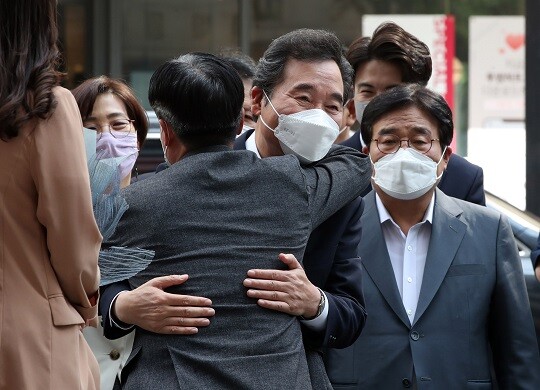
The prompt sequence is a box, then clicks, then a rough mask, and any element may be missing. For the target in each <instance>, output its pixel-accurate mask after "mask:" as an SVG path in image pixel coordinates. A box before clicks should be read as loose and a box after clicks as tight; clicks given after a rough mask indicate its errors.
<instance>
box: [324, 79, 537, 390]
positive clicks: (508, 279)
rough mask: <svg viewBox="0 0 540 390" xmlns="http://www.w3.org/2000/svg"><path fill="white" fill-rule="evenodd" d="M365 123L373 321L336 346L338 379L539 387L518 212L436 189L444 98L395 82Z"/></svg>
mask: <svg viewBox="0 0 540 390" xmlns="http://www.w3.org/2000/svg"><path fill="white" fill-rule="evenodd" d="M361 131H362V137H363V139H364V141H365V142H366V146H365V147H364V149H363V151H364V152H366V153H369V157H370V159H371V162H372V165H373V176H372V184H373V188H374V190H373V191H371V192H370V193H369V194H368V195H367V196H366V197H365V198H364V201H365V209H364V213H363V215H362V219H361V222H362V226H364V227H365V229H364V235H363V237H362V240H361V241H360V245H359V247H358V252H359V255H360V257H361V258H362V265H363V268H364V271H365V272H364V278H363V287H364V295H365V299H366V309H367V310H368V312H369V320H368V321H367V322H366V326H365V327H364V330H363V331H362V334H361V335H360V337H359V338H358V340H357V341H356V342H355V344H354V345H353V346H351V347H349V348H346V349H343V350H330V351H329V353H328V355H327V370H328V375H329V377H330V380H331V381H332V384H333V385H334V386H335V388H337V386H339V388H340V389H397V388H401V387H405V388H410V387H412V388H417V389H428V388H429V389H431V388H433V389H442V390H444V389H449V390H450V389H466V388H467V389H468V388H471V389H472V388H486V389H488V388H489V389H491V388H492V386H494V384H495V383H497V384H498V386H499V389H518V388H520V389H535V388H540V371H539V370H537V369H533V368H532V367H539V366H540V358H539V356H538V347H537V343H536V336H535V332H534V326H533V322H532V316H531V312H530V308H529V304H528V299H527V291H526V288H525V283H524V280H523V273H522V271H521V262H520V258H519V255H518V253H517V249H516V246H515V244H514V240H513V235H512V230H511V228H510V225H509V224H508V221H507V220H506V219H505V217H504V216H502V215H501V214H499V213H497V212H495V211H493V210H490V209H487V208H485V207H481V206H478V205H476V204H472V203H470V202H465V201H462V200H459V199H455V198H451V197H449V196H447V195H445V194H444V193H443V192H442V191H441V190H439V189H438V188H437V187H436V184H437V182H438V180H439V179H440V177H441V176H442V174H443V171H444V169H445V168H446V166H447V164H448V160H449V158H450V155H451V153H452V151H451V149H450V147H449V144H450V141H451V140H452V135H453V122H452V112H451V110H450V108H449V107H448V105H447V104H446V102H445V100H444V98H443V97H442V96H440V95H438V94H437V93H435V92H432V91H430V90H428V89H426V88H424V87H421V86H418V85H408V86H397V87H394V88H393V89H391V90H389V91H387V92H384V93H382V94H380V95H378V96H376V97H374V98H373V99H372V100H371V102H370V103H369V104H368V105H367V107H366V109H365V112H364V117H363V120H362V124H361ZM491 362H493V367H494V375H493V376H492V371H491V369H490V367H491Z"/></svg>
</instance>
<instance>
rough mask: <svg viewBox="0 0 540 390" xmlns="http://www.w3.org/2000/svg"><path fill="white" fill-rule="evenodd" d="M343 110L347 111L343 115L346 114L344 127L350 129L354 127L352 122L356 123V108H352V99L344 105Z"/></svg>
mask: <svg viewBox="0 0 540 390" xmlns="http://www.w3.org/2000/svg"><path fill="white" fill-rule="evenodd" d="M345 108H346V109H347V110H346V111H345V112H344V114H345V113H346V114H347V117H346V118H343V119H344V122H345V125H346V126H348V127H351V126H352V125H354V122H356V108H355V107H354V99H351V100H349V101H348V102H347V104H345Z"/></svg>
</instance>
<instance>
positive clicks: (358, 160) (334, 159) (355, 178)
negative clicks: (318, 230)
mask: <svg viewBox="0 0 540 390" xmlns="http://www.w3.org/2000/svg"><path fill="white" fill-rule="evenodd" d="M303 173H304V177H305V185H306V188H307V192H308V202H309V208H310V215H311V223H312V228H315V227H317V226H319V225H320V224H321V223H322V222H323V221H325V220H326V219H328V218H329V217H330V216H331V215H332V214H334V213H335V212H337V211H338V210H339V209H340V208H342V207H343V206H344V205H346V204H347V203H349V202H350V201H352V200H353V199H354V198H356V197H358V196H359V195H360V194H361V193H362V192H363V191H364V190H365V188H366V187H367V186H368V185H369V183H370V180H371V162H370V160H369V159H368V158H367V157H366V155H364V154H362V153H360V152H358V151H357V150H355V149H352V148H349V147H346V146H341V145H334V146H332V148H331V149H330V151H329V152H328V154H327V155H326V156H325V157H324V158H323V159H322V160H320V161H318V162H317V163H314V164H312V165H310V166H308V167H306V168H304V170H303Z"/></svg>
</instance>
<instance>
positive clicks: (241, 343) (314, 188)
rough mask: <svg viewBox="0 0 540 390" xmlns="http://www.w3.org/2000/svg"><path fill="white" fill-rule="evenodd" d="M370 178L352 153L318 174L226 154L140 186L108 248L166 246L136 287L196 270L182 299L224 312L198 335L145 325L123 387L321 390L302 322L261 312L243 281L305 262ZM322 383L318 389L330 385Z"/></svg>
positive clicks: (337, 153)
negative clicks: (286, 258) (282, 257)
mask: <svg viewBox="0 0 540 390" xmlns="http://www.w3.org/2000/svg"><path fill="white" fill-rule="evenodd" d="M369 171H370V164H369V160H368V159H365V158H363V157H362V155H361V154H360V153H358V152H356V151H354V150H353V149H349V148H344V147H334V148H333V149H332V150H331V151H330V153H329V154H328V156H327V157H326V158H325V159H324V160H322V161H321V162H319V163H316V164H313V165H312V166H310V167H307V168H302V167H300V165H299V163H298V160H297V159H296V158H295V157H292V156H284V157H277V158H266V159H259V158H257V157H256V156H255V154H253V153H252V152H249V151H232V150H230V149H228V148H226V147H214V148H210V149H207V150H202V151H199V152H198V153H196V154H191V155H189V156H186V157H185V158H183V159H182V160H181V161H179V162H178V163H176V164H174V165H172V166H171V167H170V168H169V169H166V170H164V171H162V172H160V173H159V174H156V175H155V176H154V177H152V178H149V179H146V180H143V181H142V182H139V183H136V184H133V185H131V186H129V187H128V188H127V189H126V190H125V192H124V195H125V197H126V199H127V201H128V203H129V206H130V207H129V210H128V211H127V212H126V213H125V214H124V216H123V217H122V220H121V222H120V223H119V225H118V227H117V233H116V234H115V236H114V237H113V238H112V239H111V241H110V242H108V243H107V244H108V245H122V246H129V247H133V246H138V247H143V248H147V249H153V250H155V251H156V256H155V259H154V260H153V261H152V263H151V264H150V266H149V267H148V268H147V269H146V270H144V271H142V272H141V273H139V274H138V275H136V276H135V277H133V278H132V279H131V280H130V283H131V285H132V287H137V286H139V285H141V284H143V283H145V282H146V281H148V280H150V279H152V278H154V277H157V276H162V275H169V274H180V273H187V274H189V275H190V278H189V279H188V281H187V282H186V283H185V284H183V285H181V286H177V287H175V288H171V289H170V292H176V293H182V294H190V295H198V296H205V297H208V298H210V299H211V300H212V302H213V305H212V306H213V307H214V308H215V310H216V315H215V317H213V318H212V319H211V324H210V326H208V327H207V328H201V329H200V330H199V333H198V334H196V335H191V336H178V335H158V334H153V333H150V332H146V331H143V330H141V329H137V330H136V336H135V342H134V346H133V352H132V354H131V356H130V360H129V361H128V363H127V364H126V367H125V368H124V370H123V372H122V377H123V388H126V389H153V388H159V389H180V388H182V389H184V388H185V389H223V388H230V389H263V388H264V389H311V388H312V383H310V379H309V374H308V364H307V362H306V356H305V352H304V348H303V344H302V335H301V332H300V325H299V322H298V320H297V319H296V317H294V316H290V315H287V314H284V313H280V312H276V311H271V310H266V309H263V308H261V307H259V306H258V305H257V304H256V301H255V300H254V299H250V298H248V297H247V295H246V288H244V287H243V285H242V282H243V280H244V278H245V277H246V273H247V270H249V269H251V268H268V269H276V268H279V269H284V265H283V264H282V263H281V262H280V261H279V260H278V258H277V256H278V254H279V253H280V252H284V253H293V254H294V255H295V256H296V257H297V258H299V259H301V258H302V255H303V253H304V249H305V246H306V242H307V239H308V236H309V234H310V232H311V230H312V229H313V228H314V227H316V226H317V225H318V224H320V223H321V222H322V221H324V220H325V219H327V218H328V217H329V216H330V215H332V214H333V213H335V212H336V211H337V210H338V209H339V208H341V207H342V206H343V205H344V204H346V203H347V202H349V201H351V200H352V199H354V198H355V197H356V196H358V194H359V193H360V192H361V191H362V190H363V188H365V186H366V185H367V183H368V181H369ZM239 203H243V204H244V205H245V206H244V207H238V204H239ZM323 372H324V369H323ZM322 379H323V380H322V381H321V382H323V383H321V384H313V386H314V387H318V386H319V385H322V388H324V387H325V385H326V384H327V385H329V382H328V380H327V378H326V376H325V375H323V377H322ZM324 380H326V381H324ZM324 382H326V383H324Z"/></svg>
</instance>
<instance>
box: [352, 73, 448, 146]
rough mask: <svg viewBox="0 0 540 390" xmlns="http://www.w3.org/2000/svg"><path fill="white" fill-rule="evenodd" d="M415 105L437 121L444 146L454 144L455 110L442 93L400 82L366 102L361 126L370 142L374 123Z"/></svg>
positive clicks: (367, 141)
mask: <svg viewBox="0 0 540 390" xmlns="http://www.w3.org/2000/svg"><path fill="white" fill-rule="evenodd" d="M408 106H413V107H417V108H418V109H420V110H421V111H423V112H425V113H426V114H428V115H429V116H431V117H432V118H434V119H435V120H436V121H437V125H438V130H439V140H440V141H439V142H440V144H441V146H442V147H445V146H448V145H450V142H452V137H453V136H454V122H453V121H452V110H450V107H449V106H448V104H447V103H446V100H444V98H443V97H442V96H441V95H439V94H438V93H436V92H434V91H432V90H430V89H428V88H426V87H424V86H422V85H419V84H404V85H398V86H396V87H394V88H392V89H390V90H388V91H385V92H383V93H381V94H380V95H377V96H375V97H374V98H373V99H372V100H371V101H370V102H369V103H368V105H367V106H366V109H365V110H364V115H363V116H362V123H361V124H360V130H361V132H362V139H363V140H364V141H365V142H366V144H367V145H369V144H370V143H371V140H372V138H373V125H374V124H375V123H376V122H377V121H378V120H379V119H380V118H381V117H383V116H385V115H387V114H389V113H391V112H392V111H396V110H399V109H401V108H404V107H408Z"/></svg>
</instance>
